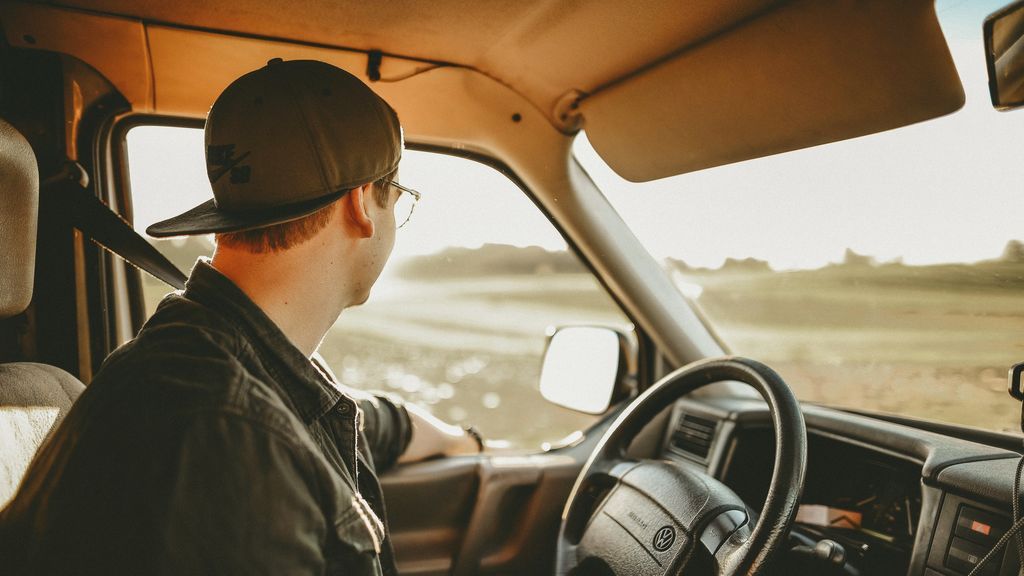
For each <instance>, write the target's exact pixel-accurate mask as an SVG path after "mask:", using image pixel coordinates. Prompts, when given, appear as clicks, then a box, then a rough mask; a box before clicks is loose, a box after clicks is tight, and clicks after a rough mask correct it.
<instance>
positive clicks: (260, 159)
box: [0, 59, 482, 575]
mask: <svg viewBox="0 0 1024 576" xmlns="http://www.w3.org/2000/svg"><path fill="white" fill-rule="evenodd" d="M205 144H206V161H207V171H208V174H209V178H210V183H211V185H212V187H213V193H214V199H213V200H210V201H208V202H206V203H204V204H202V205H200V206H197V207H196V208H193V209H192V210H189V211H187V212H185V213H184V214H181V215H179V216H176V217H174V218H171V219H169V220H165V221H163V222H160V223H157V224H154V225H153V226H151V227H150V228H149V230H148V232H149V233H150V234H151V235H153V236H177V235H188V234H211V233H212V234H216V238H217V249H216V252H215V254H214V256H213V258H212V260H200V261H199V262H197V263H196V265H195V267H194V268H193V270H192V273H191V275H190V277H189V280H188V283H187V284H186V287H185V290H184V291H183V292H179V293H172V294H170V295H168V296H167V297H166V298H165V299H164V300H163V302H162V303H161V304H160V306H159V308H158V309H157V311H156V312H155V313H154V315H153V317H152V318H150V320H149V321H148V322H147V323H146V325H145V326H144V327H143V329H142V330H141V332H140V333H139V334H138V336H137V337H136V338H135V339H134V340H132V341H130V342H129V343H127V344H125V345H124V346H122V347H121V348H119V349H118V350H117V351H115V352H114V353H113V354H111V356H110V357H109V358H108V359H107V360H106V362H105V363H104V365H103V367H102V369H101V370H100V371H99V372H98V373H97V375H96V377H95V378H94V380H93V381H92V383H91V384H90V386H89V387H88V388H87V390H86V391H85V393H84V394H83V395H82V396H81V398H80V399H79V400H78V402H77V403H76V404H75V405H74V406H73V408H72V409H71V411H70V413H69V414H68V416H67V418H66V419H65V420H64V422H63V424H62V425H61V426H60V428H59V429H58V430H57V431H56V432H55V433H54V435H53V437H52V438H51V439H50V440H49V441H48V442H47V443H46V444H45V445H44V446H43V448H42V449H41V450H40V452H39V453H38V454H37V456H36V458H35V460H34V461H33V463H32V465H31V466H30V468H29V471H28V473H27V474H26V476H25V479H24V481H23V483H22V485H21V487H20V489H19V493H18V494H17V496H16V497H15V499H14V500H13V501H12V502H11V503H10V505H9V506H8V507H7V508H6V509H5V510H4V511H3V512H2V513H0V542H2V544H0V552H2V555H0V565H2V566H3V567H4V572H5V573H7V574H34V575H36V574H72V573H74V574H126V573H132V574H323V573H327V574H342V573H343V574H382V573H383V574H395V573H396V570H395V563H394V557H393V552H392V549H391V544H390V541H389V538H388V530H387V526H386V520H385V509H384V502H383V498H382V494H381V489H380V484H379V482H378V480H377V473H378V472H380V471H382V470H384V469H386V468H388V467H389V466H391V465H392V464H394V463H395V462H396V461H398V460H399V459H403V460H417V459H422V458H426V457H430V456H435V455H454V454H461V453H475V452H477V451H478V450H479V449H481V448H482V443H481V442H480V441H479V438H478V437H475V436H472V435H468V434H467V433H465V432H463V431H462V430H461V429H459V428H456V427H453V426H449V425H446V424H443V423H441V422H439V421H437V420H436V419H434V418H432V417H430V416H429V415H428V414H427V413H425V412H424V411H422V410H420V409H417V408H415V407H411V406H410V407H406V406H404V405H403V404H402V403H401V402H399V401H397V400H394V399H391V398H387V397H383V396H374V395H370V394H366V393H361V392H356V391H353V390H350V389H347V388H344V387H342V386H340V385H339V384H338V383H337V382H336V381H335V379H334V377H333V376H332V375H331V374H330V372H329V370H328V369H327V368H326V366H324V365H323V364H322V363H320V362H318V361H317V360H316V356H315V352H316V350H317V347H318V346H319V344H320V341H321V340H322V339H323V337H324V335H325V334H326V332H327V330H328V329H329V328H330V327H331V326H332V325H333V324H334V322H335V321H336V320H337V318H338V316H339V315H340V314H341V312H342V311H343V310H344V309H346V308H348V307H350V306H355V305H358V304H361V303H363V302H365V301H366V299H367V297H368V296H369V293H370V289H371V287H372V286H373V284H374V282H375V281H376V280H377V278H378V276H379V275H380V272H381V270H382V269H383V267H384V264H385V263H386V262H387V259H388V257H389V255H390V253H391V250H392V247H393V245H394V242H395V236H396V227H397V226H399V225H401V224H402V222H397V221H396V215H395V205H396V202H397V201H398V199H399V198H400V197H401V196H402V195H410V196H416V197H418V194H417V193H416V192H414V191H412V190H410V189H408V188H405V187H404V186H402V185H400V184H399V183H398V182H397V181H396V175H397V172H398V165H399V161H400V159H401V153H402V129H401V126H400V124H399V121H398V117H397V115H396V114H395V112H394V110H393V109H392V108H391V107H390V106H389V105H388V104H387V103H386V102H385V101H384V100H383V99H381V98H380V97H379V96H377V95H376V94H375V93H374V92H373V91H371V90H370V89H369V88H368V87H367V86H366V85H365V84H363V83H362V82H361V81H360V80H359V79H357V78H356V77H355V76H352V75H351V74H349V73H347V72H345V71H343V70H340V69H338V68H335V67H333V66H331V65H328V64H325V63H322V62H315V61H288V62H285V61H281V60H280V59H275V60H272V61H271V62H269V63H268V64H267V66H265V67H263V68H261V69H259V70H256V71H253V72H250V73H248V74H246V75H244V76H242V77H241V78H239V79H237V80H236V81H235V82H233V83H232V84H231V85H230V86H228V87H227V89H225V90H224V92H223V93H222V94H221V95H220V97H219V98H218V99H217V101H216V102H215V103H214V105H213V107H212V109H211V110H210V113H209V116H208V118H207V121H206V127H205ZM408 199H411V198H408ZM403 217H404V215H403Z"/></svg>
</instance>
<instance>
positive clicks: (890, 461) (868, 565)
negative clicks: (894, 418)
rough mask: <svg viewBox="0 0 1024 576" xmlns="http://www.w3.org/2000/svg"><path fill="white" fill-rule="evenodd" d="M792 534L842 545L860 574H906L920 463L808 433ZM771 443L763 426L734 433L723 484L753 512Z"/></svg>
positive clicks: (761, 494) (768, 469)
mask: <svg viewBox="0 0 1024 576" xmlns="http://www.w3.org/2000/svg"><path fill="white" fill-rule="evenodd" d="M807 444H808V445H807V476H806V479H805V482H804V494H803V498H802V500H801V505H800V508H799V510H798V512H797V517H796V521H795V525H794V531H796V532H798V533H799V534H802V535H804V536H806V537H807V538H809V539H813V540H814V541H818V540H821V539H823V538H828V539H830V540H833V541H835V542H838V543H839V544H841V545H842V546H843V547H844V549H845V550H846V553H847V556H848V557H850V562H851V563H854V564H856V565H857V566H859V567H860V568H861V572H866V573H872V574H879V573H884V574H905V573H906V571H907V569H908V567H909V566H910V558H911V553H912V551H913V547H914V537H915V536H916V535H917V523H918V518H919V517H920V514H921V464H920V463H917V462H913V461H911V460H908V459H903V458H898V457H896V456H892V455H889V454H885V453H880V452H876V451H873V450H869V449H866V448H863V447H860V446H856V445H851V444H846V443H844V442H842V441H840V440H836V439H834V438H831V437H828V436H822V435H820V434H815V433H811V434H809V435H808V438H807ZM774 454H775V439H774V437H773V436H772V434H771V431H770V430H769V429H767V428H760V427H751V428H747V429H743V430H740V431H738V432H737V433H736V434H734V435H733V437H732V439H731V444H730V446H729V447H728V452H727V456H726V462H725V463H724V466H723V473H722V480H723V481H724V482H725V483H726V484H727V485H728V486H729V487H730V488H732V489H733V491H735V492H736V493H737V494H738V495H739V496H740V497H741V498H743V500H744V502H746V504H747V505H748V506H749V507H750V508H751V509H753V510H759V509H760V508H761V506H763V505H764V499H765V496H766V494H765V493H766V490H767V486H768V483H769V481H770V479H771V474H772V458H773V457H774Z"/></svg>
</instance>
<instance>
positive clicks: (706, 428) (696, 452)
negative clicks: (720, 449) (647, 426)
mask: <svg viewBox="0 0 1024 576" xmlns="http://www.w3.org/2000/svg"><path fill="white" fill-rule="evenodd" d="M717 426H718V421H717V420H711V419H708V418H701V417H700V416H694V415H693V414H686V413H685V412H684V413H683V414H681V415H680V418H679V424H678V425H677V426H676V429H675V430H674V431H673V432H672V437H671V438H670V439H669V446H670V447H671V448H672V450H673V451H675V452H679V453H682V454H684V455H687V456H696V457H697V458H699V459H701V460H705V459H707V457H708V450H710V449H711V441H712V440H713V439H714V437H715V428H716V427H717Z"/></svg>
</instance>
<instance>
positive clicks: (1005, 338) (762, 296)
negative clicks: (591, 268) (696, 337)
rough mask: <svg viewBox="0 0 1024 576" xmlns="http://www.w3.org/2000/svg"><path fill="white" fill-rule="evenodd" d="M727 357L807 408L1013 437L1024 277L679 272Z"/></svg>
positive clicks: (978, 268) (841, 269)
mask: <svg viewBox="0 0 1024 576" xmlns="http://www.w3.org/2000/svg"><path fill="white" fill-rule="evenodd" d="M678 277H679V278H680V279H681V280H682V281H684V282H690V283H693V284H697V285H700V286H702V287H703V292H702V294H701V296H700V298H699V299H698V302H699V305H700V307H701V308H702V309H703V311H704V313H705V314H706V315H707V316H708V317H709V318H711V319H712V321H713V323H714V324H715V326H716V328H717V330H718V332H719V334H720V335H721V336H722V338H723V340H725V341H726V342H727V343H728V344H729V345H730V346H731V347H732V349H733V350H734V351H736V352H738V353H742V354H746V355H751V356H753V357H756V358H759V359H761V360H763V361H765V362H768V363H769V364H772V365H773V366H774V367H775V368H776V369H777V370H778V371H779V372H780V374H782V375H783V377H785V378H786V381H787V382H788V383H789V384H790V386H792V387H793V389H794V390H795V391H796V392H797V394H798V395H799V396H800V397H801V398H802V399H804V400H809V401H816V402H822V403H828V404H839V405H843V406H853V407H859V408H863V409H866V410H873V411H883V412H891V413H898V414H905V415H912V416H917V417H922V418H930V419H938V420H944V421H949V422H958V423H961V424H966V425H970V426H977V427H982V428H988V429H996V430H998V429H1009V430H1012V431H1019V422H1020V404H1019V403H1015V402H1014V401H1012V400H1011V399H1010V398H1009V396H1007V394H1006V374H1007V371H1008V369H1009V367H1010V366H1011V365H1012V364H1014V363H1016V362H1020V361H1024V265H1022V264H1018V263H1011V262H989V263H981V264H978V265H973V266H968V265H950V266H928V267H910V266H902V265H886V266H879V267H871V266H833V267H829V268H824V269H820V270H811V271H797V272H788V273H787V272H781V273H775V272H766V271H742V270H739V271H722V270H719V271H685V272H682V273H680V274H679V275H678Z"/></svg>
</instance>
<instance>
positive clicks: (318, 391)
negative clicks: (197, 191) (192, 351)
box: [183, 258, 351, 424]
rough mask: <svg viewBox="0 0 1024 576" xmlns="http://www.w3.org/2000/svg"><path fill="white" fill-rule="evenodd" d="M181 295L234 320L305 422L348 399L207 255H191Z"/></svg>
mask: <svg viewBox="0 0 1024 576" xmlns="http://www.w3.org/2000/svg"><path fill="white" fill-rule="evenodd" d="M183 295H184V297H185V298H187V299H189V300H192V301H194V302H197V303H199V304H201V305H203V306H205V307H207V308H209V309H211V310H214V311H216V312H218V313H220V314H221V315H223V316H224V317H225V318H227V319H228V320H229V321H230V322H232V323H233V324H235V326H236V327H237V328H238V329H239V331H240V333H241V334H242V336H243V337H244V338H245V339H246V340H247V341H248V343H249V344H250V346H251V347H252V349H253V350H255V351H256V354H257V356H258V357H259V358H260V360H261V361H262V363H263V364H264V367H265V368H266V370H267V371H268V372H269V373H270V375H271V377H273V378H274V380H275V381H276V384H277V386H278V387H279V388H280V389H282V390H283V391H284V392H285V394H286V395H287V396H288V398H289V399H290V400H291V402H292V404H293V405H294V406H295V408H296V410H297V412H298V415H299V417H301V418H302V420H303V421H304V422H305V423H306V424H310V423H312V422H313V421H315V420H318V419H320V418H321V417H322V416H324V415H325V414H326V413H328V412H329V411H331V410H332V409H333V408H334V407H335V406H336V405H337V404H338V403H339V402H346V403H351V400H348V399H346V398H345V397H344V395H343V394H342V393H341V392H340V391H339V390H338V389H337V388H336V387H335V386H334V385H333V383H332V382H331V381H330V380H329V379H328V377H327V376H326V375H325V374H324V373H323V372H321V371H320V370H319V369H318V368H317V367H316V366H315V365H314V364H313V362H312V361H311V360H310V359H309V358H307V357H306V355H305V354H303V353H302V352H301V351H300V350H299V349H298V348H296V347H295V345H294V344H292V342H291V341H290V340H289V339H288V337H287V336H285V334H284V332H282V331H281V329H280V328H278V327H277V325H276V324H274V321H273V320H271V319H270V317H269V316H267V315H266V313H265V312H263V309H261V308H260V307H259V305H257V304H256V303H255V302H253V301H252V300H251V299H250V298H249V296H248V295H246V293H245V292H243V291H242V289H241V288H239V287H238V285H236V284H235V283H234V282H232V281H231V279H229V278H228V277H227V276H225V275H223V274H221V273H220V272H219V271H218V270H217V269H216V268H214V267H213V266H212V265H211V264H210V261H209V259H207V258H200V259H199V260H197V261H196V264H195V266H194V267H193V268H192V273H191V274H190V275H189V278H188V281H187V282H185V291H184V294H183Z"/></svg>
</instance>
